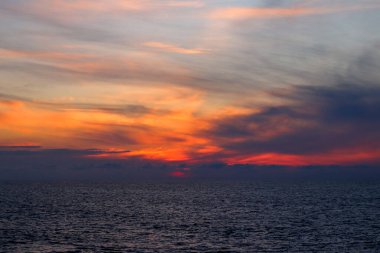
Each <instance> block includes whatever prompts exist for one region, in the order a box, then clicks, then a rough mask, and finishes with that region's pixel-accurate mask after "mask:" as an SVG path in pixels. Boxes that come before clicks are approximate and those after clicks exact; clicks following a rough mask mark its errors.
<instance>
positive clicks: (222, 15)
mask: <svg viewBox="0 0 380 253" xmlns="http://www.w3.org/2000/svg"><path fill="white" fill-rule="evenodd" d="M379 8H380V5H378V4H371V5H366V4H363V5H351V6H350V5H343V6H328V7H293V8H273V7H264V8H255V7H230V8H221V9H217V10H214V11H212V12H211V13H210V17H211V18H212V19H221V20H223V19H224V20H244V19H260V18H264V19H272V18H286V17H296V16H310V15H323V14H330V13H338V12H349V11H365V10H376V9H379Z"/></svg>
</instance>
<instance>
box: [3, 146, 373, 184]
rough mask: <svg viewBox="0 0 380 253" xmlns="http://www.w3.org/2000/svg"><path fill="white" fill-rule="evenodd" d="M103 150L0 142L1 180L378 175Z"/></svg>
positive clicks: (364, 169)
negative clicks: (112, 154) (122, 155)
mask: <svg viewBox="0 0 380 253" xmlns="http://www.w3.org/2000/svg"><path fill="white" fill-rule="evenodd" d="M101 152H102V151H100V150H95V149H89V150H71V149H43V148H40V147H32V148H28V147H11V148H5V147H2V148H0V181H3V182H4V181H62V180H75V181H141V180H142V181H162V180H163V181H166V180H173V179H174V178H175V177H173V172H180V173H183V176H182V177H176V178H177V179H176V180H185V181H186V180H278V181H282V180H285V181H286V180H306V181H308V180H380V168H379V166H377V165H355V166H338V165H331V166H298V167H292V166H274V165H273V166H262V165H261V166H259V165H248V164H241V165H227V164H224V163H198V164H186V163H179V162H162V161H154V160H146V159H143V158H137V157H136V158H127V159H116V158H101V159H100V158H89V157H86V155H94V154H100V153H101Z"/></svg>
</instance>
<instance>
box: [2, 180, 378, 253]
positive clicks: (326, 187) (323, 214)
mask: <svg viewBox="0 0 380 253" xmlns="http://www.w3.org/2000/svg"><path fill="white" fill-rule="evenodd" d="M0 251H1V252H380V184H378V183H253V182H233V183H231V182H228V183H227V182H213V183H211V182H208V183H206V182H198V183H195V182H193V183H190V182H179V183H124V184H123V183H104V184H91V183H83V184H80V183H50V184H49V183H18V184H10V183H3V184H1V185H0Z"/></svg>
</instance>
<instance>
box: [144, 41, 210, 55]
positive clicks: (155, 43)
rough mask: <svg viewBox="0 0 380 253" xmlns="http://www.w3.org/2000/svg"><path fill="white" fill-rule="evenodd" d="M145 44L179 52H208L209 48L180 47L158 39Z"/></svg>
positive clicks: (171, 51) (162, 49) (165, 50)
mask: <svg viewBox="0 0 380 253" xmlns="http://www.w3.org/2000/svg"><path fill="white" fill-rule="evenodd" d="M144 46H146V47H151V48H156V49H158V50H161V51H164V52H169V53H177V54H205V53H207V52H208V50H206V49H202V48H183V47H178V46H176V45H173V44H168V43H162V42H158V41H150V42H145V43H144Z"/></svg>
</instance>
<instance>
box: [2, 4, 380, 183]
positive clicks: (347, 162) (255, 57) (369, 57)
mask: <svg viewBox="0 0 380 253" xmlns="http://www.w3.org/2000/svg"><path fill="white" fill-rule="evenodd" d="M379 24H380V3H379V1H378V0H360V1H358V0H330V1H327V0H234V1H233V0H187V1H186V0H1V1H0V35H1V36H0V171H1V172H0V177H1V176H2V177H4V178H7V177H8V176H9V175H13V176H15V175H22V174H23V173H29V174H31V175H32V174H34V173H35V174H38V173H40V172H39V171H38V169H41V168H43V171H44V173H45V174H46V175H48V174H49V170H50V169H49V168H52V169H51V170H53V171H55V173H58V174H59V173H62V175H64V174H65V173H66V172H65V169H63V167H64V166H65V164H66V165H67V166H68V167H70V169H71V170H75V169H73V168H77V167H78V166H79V167H80V166H82V165H83V166H84V167H86V168H87V167H88V166H98V167H99V166H100V167H102V166H103V165H104V167H102V168H100V169H101V170H102V171H104V170H107V169H110V170H115V168H113V167H115V166H116V167H117V170H118V171H119V170H124V171H128V169H130V170H131V171H130V173H135V172H133V171H134V170H139V168H141V170H143V172H141V173H143V174H144V173H145V174H146V175H153V174H157V173H159V172H158V171H161V170H162V168H164V167H165V168H167V169H165V170H164V172H162V173H164V174H165V175H169V176H175V177H187V176H189V177H190V176H191V175H194V172H192V170H194V168H197V170H198V171H201V170H202V168H205V170H207V164H214V165H215V164H219V165H218V166H214V167H215V168H214V169H215V170H217V168H219V167H223V166H224V167H223V168H224V169H225V166H230V167H233V166H237V165H257V166H262V165H268V166H269V165H271V166H272V165H276V166H292V167H294V166H330V165H336V166H358V165H368V166H378V165H380V32H379ZM102 164H103V165H102ZM131 164H133V166H131ZM220 164H223V166H222V165H220ZM132 167H133V168H135V169H133V171H132V169H131V168H132ZM30 168H33V170H32V171H28V170H30ZM58 170H61V171H58ZM78 170H79V169H78ZM57 171H58V172H57ZM85 171H86V172H85V173H89V174H91V173H94V172H91V170H87V169H86V170H85ZM221 171H222V170H221ZM82 172H83V170H81V172H80V173H82ZM78 173H79V172H78ZM83 173H84V172H83ZM112 173H114V172H112ZM160 173H161V172H160ZM199 173H200V172H199ZM217 173H218V172H216V174H217ZM221 173H222V172H221ZM58 174H57V175H58ZM9 177H10V178H11V177H12V176H9Z"/></svg>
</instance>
